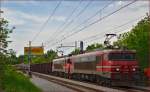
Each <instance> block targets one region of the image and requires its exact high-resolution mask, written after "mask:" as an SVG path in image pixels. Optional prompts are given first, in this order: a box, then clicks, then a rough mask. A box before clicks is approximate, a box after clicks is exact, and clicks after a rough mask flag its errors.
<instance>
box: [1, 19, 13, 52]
mask: <svg viewBox="0 0 150 92" xmlns="http://www.w3.org/2000/svg"><path fill="white" fill-rule="evenodd" d="M10 33H12V30H11V29H9V28H8V21H7V20H5V19H3V18H2V19H0V53H7V50H6V48H7V47H8V43H9V42H11V41H8V38H9V34H10Z"/></svg>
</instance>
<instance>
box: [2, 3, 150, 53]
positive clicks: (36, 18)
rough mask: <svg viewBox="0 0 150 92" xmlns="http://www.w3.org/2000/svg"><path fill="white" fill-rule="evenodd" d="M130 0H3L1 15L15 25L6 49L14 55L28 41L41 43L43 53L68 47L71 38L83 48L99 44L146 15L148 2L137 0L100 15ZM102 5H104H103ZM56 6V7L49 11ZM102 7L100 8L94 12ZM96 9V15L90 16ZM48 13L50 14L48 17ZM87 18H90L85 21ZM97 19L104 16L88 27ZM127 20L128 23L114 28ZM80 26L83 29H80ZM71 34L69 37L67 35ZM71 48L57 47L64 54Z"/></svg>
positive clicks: (39, 44)
mask: <svg viewBox="0 0 150 92" xmlns="http://www.w3.org/2000/svg"><path fill="white" fill-rule="evenodd" d="M132 1H133V0H128V1H125V0H124V1H119V0H91V1H90V0H82V1H80V0H4V1H2V2H1V4H2V6H1V9H2V10H3V11H4V13H3V14H2V17H4V18H5V19H7V20H8V21H9V27H10V28H12V27H15V29H14V31H13V33H12V34H11V35H10V38H9V40H11V41H12V43H10V45H9V49H14V50H15V51H16V53H17V55H20V54H23V53H24V47H25V46H28V42H29V41H32V46H41V45H42V43H43V44H44V48H45V52H46V51H47V50H49V49H54V50H55V49H56V47H57V46H60V44H63V45H65V46H72V45H74V42H75V41H78V47H79V41H82V40H83V41H84V45H85V47H86V46H88V45H90V44H92V43H97V42H98V43H103V41H104V39H105V34H106V33H117V34H121V33H124V32H127V31H130V30H131V29H132V28H133V27H134V26H135V25H136V23H137V22H138V21H139V20H141V19H142V18H143V17H144V16H146V13H147V12H148V1H146V0H145V1H142V0H141V1H137V2H135V3H133V4H131V5H130V6H128V7H126V8H123V9H121V10H120V11H118V12H116V13H115V14H113V15H111V16H109V17H107V18H104V17H106V16H107V15H109V14H110V13H112V12H114V11H115V10H117V9H119V8H121V7H123V6H124V5H126V4H128V3H130V2H132ZM106 5H108V6H107V7H106V8H104V6H106ZM56 6H58V7H57V9H56V11H55V13H53V12H54V9H55V8H56ZM102 8H104V9H103V10H102V11H100V12H98V11H99V10H100V9H102ZM96 12H98V13H97V15H96V16H94V17H92V16H93V15H95V14H96ZM49 16H51V17H50V18H49V20H48V17H49ZM88 18H90V20H88V21H86V20H87V19H88ZM101 18H104V19H102V20H101V21H99V22H98V23H95V24H93V25H91V26H89V24H91V23H93V22H94V21H96V20H99V19H101ZM47 20H48V21H47ZM46 21H47V22H46ZM129 21H131V22H130V23H129V24H127V25H125V26H122V27H120V28H116V27H117V26H120V25H123V24H125V23H127V22H129ZM43 25H44V26H43ZM84 27H87V28H85V29H84V30H82V31H80V30H81V29H82V28H84ZM78 31H80V32H78ZM72 33H73V35H72V36H68V35H70V34H72ZM74 33H75V34H74ZM95 35H96V36H95ZM64 38H65V39H64ZM62 39H64V40H62ZM73 49H74V48H63V49H61V50H64V52H65V53H66V54H67V53H69V52H70V51H72V50H73Z"/></svg>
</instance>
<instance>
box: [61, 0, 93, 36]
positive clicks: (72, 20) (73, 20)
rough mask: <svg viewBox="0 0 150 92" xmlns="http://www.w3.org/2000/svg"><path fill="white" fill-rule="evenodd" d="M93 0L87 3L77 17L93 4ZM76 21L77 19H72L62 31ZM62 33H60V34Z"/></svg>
mask: <svg viewBox="0 0 150 92" xmlns="http://www.w3.org/2000/svg"><path fill="white" fill-rule="evenodd" d="M91 2H92V0H90V1H89V2H88V3H87V5H86V6H85V7H84V8H83V9H82V10H81V11H80V12H79V13H78V14H77V15H76V16H75V18H78V17H79V16H80V15H81V14H82V13H83V12H84V11H85V10H86V9H87V8H88V7H89V5H90V4H91ZM74 21H75V19H72V20H71V21H70V22H69V23H68V24H67V25H66V26H65V27H64V28H63V29H61V30H60V31H61V33H63V32H64V31H65V29H67V28H68V27H69V26H70V25H71V24H72V23H73V22H74ZM59 35H60V34H59Z"/></svg>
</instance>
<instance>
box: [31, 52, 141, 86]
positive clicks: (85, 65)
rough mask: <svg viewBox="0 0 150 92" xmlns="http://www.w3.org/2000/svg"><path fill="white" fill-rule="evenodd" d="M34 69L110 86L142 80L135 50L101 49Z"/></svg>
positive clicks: (36, 66)
mask: <svg viewBox="0 0 150 92" xmlns="http://www.w3.org/2000/svg"><path fill="white" fill-rule="evenodd" d="M31 71H33V72H40V73H46V74H53V75H56V76H60V77H65V78H69V79H77V80H80V81H81V80H88V81H92V82H96V83H98V84H100V85H107V86H111V85H115V86H118V85H119V86H131V85H135V84H136V83H137V82H138V81H140V80H141V77H140V74H139V65H138V61H137V59H136V51H134V50H102V51H93V52H87V53H82V54H78V55H70V56H67V57H61V58H57V59H54V60H53V61H52V62H50V63H44V64H33V65H31Z"/></svg>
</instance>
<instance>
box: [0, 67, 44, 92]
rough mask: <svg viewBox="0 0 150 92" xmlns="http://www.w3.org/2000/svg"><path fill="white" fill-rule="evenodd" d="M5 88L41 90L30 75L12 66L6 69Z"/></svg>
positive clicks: (24, 91) (28, 91)
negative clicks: (31, 79) (32, 81)
mask: <svg viewBox="0 0 150 92" xmlns="http://www.w3.org/2000/svg"><path fill="white" fill-rule="evenodd" d="M3 88H4V90H5V92H41V91H40V89H38V88H37V87H36V86H35V85H33V84H32V83H31V82H30V80H29V78H28V77H26V76H24V75H23V74H22V73H19V72H16V70H15V69H13V68H12V67H10V66H7V68H6V69H5V74H4V80H3Z"/></svg>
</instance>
